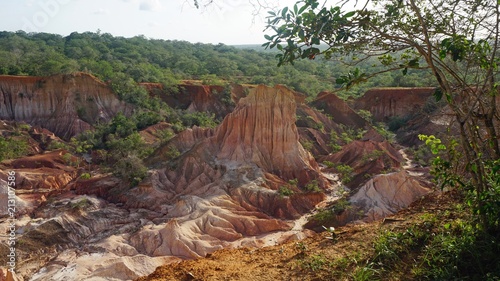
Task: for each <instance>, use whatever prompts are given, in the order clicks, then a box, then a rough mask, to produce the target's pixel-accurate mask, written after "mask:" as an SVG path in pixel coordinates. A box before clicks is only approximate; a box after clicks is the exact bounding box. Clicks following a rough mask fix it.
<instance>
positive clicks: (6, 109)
mask: <svg viewBox="0 0 500 281" xmlns="http://www.w3.org/2000/svg"><path fill="white" fill-rule="evenodd" d="M117 112H123V113H124V114H126V115H127V114H129V113H130V112H131V107H130V106H128V105H126V104H125V103H124V102H121V101H120V100H118V98H117V96H116V95H115V94H114V93H113V92H112V91H111V89H110V88H109V87H108V85H106V84H105V83H103V82H101V81H99V80H98V79H96V78H95V77H93V76H91V75H89V74H85V73H77V74H68V75H54V76H50V77H25V76H5V75H2V76H0V119H5V120H15V121H23V122H26V123H28V124H30V125H34V126H41V127H43V128H46V129H48V130H50V131H52V132H53V133H55V134H56V135H57V136H59V137H61V138H64V139H69V138H71V137H72V136H74V135H76V134H78V133H81V132H83V131H85V130H88V129H91V128H92V125H93V124H95V123H96V122H97V121H103V122H107V121H109V120H111V118H112V117H113V116H114V115H115V114H116V113H117Z"/></svg>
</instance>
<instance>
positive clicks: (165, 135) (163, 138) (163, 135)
mask: <svg viewBox="0 0 500 281" xmlns="http://www.w3.org/2000/svg"><path fill="white" fill-rule="evenodd" d="M155 136H156V137H158V138H159V139H160V143H161V144H165V143H167V142H168V141H169V140H171V139H172V138H173V137H174V136H175V133H174V132H173V131H172V129H164V130H159V131H157V132H156V133H155Z"/></svg>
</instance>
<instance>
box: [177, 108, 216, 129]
mask: <svg viewBox="0 0 500 281" xmlns="http://www.w3.org/2000/svg"><path fill="white" fill-rule="evenodd" d="M180 118H181V120H182V124H183V125H184V126H186V127H193V126H198V127H203V128H215V127H216V126H217V125H218V123H217V121H216V120H215V114H213V113H212V114H211V115H209V114H208V113H205V112H198V111H197V112H192V113H188V112H185V113H184V114H183V115H181V117H180Z"/></svg>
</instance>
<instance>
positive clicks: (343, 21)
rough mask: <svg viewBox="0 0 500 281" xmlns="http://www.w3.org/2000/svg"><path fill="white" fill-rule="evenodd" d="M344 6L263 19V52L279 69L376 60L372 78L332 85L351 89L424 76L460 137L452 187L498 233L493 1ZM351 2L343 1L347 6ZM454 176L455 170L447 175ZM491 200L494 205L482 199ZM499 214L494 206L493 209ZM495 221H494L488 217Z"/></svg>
mask: <svg viewBox="0 0 500 281" xmlns="http://www.w3.org/2000/svg"><path fill="white" fill-rule="evenodd" d="M347 2H348V1H347V0H343V1H341V2H340V3H338V5H337V6H334V7H326V6H325V5H323V6H321V4H320V2H319V1H317V0H305V1H299V2H297V4H295V6H293V7H292V8H288V7H286V8H283V9H282V10H280V11H279V12H278V13H274V12H269V14H270V16H269V17H268V29H269V30H271V31H272V33H273V34H272V35H266V36H265V38H266V39H267V41H268V42H266V43H265V44H264V46H265V47H268V48H277V49H278V50H280V51H281V53H280V54H278V55H277V58H278V60H279V65H282V64H285V63H293V62H294V61H295V60H297V59H305V58H308V59H314V58H315V57H317V56H318V55H324V56H325V57H326V58H331V57H333V56H339V55H342V56H350V57H351V58H352V60H351V63H352V64H356V63H357V62H360V61H364V60H366V59H368V58H372V57H376V58H377V59H378V64H379V67H380V66H382V67H383V69H380V68H378V69H377V71H373V72H365V71H362V70H360V69H359V68H355V69H354V70H352V71H350V72H349V73H346V74H343V75H340V76H339V77H338V78H337V79H336V82H337V83H338V84H340V85H341V86H344V87H351V86H353V85H355V84H357V83H360V82H364V81H366V80H368V79H370V78H372V77H374V76H376V75H378V74H381V73H385V72H389V71H401V73H402V74H403V75H406V74H407V72H408V69H417V70H426V71H431V73H432V74H433V76H434V78H435V80H436V82H437V84H438V85H439V87H438V89H437V90H436V93H435V97H436V99H438V100H439V99H441V98H443V97H444V98H445V99H446V101H447V103H448V105H449V107H450V108H451V110H452V111H453V113H454V116H455V121H456V122H455V123H456V126H457V128H458V131H459V135H460V148H461V150H460V153H462V154H463V159H461V163H462V164H463V163H464V161H463V160H464V159H465V161H466V162H465V165H461V166H460V163H450V165H454V166H455V167H459V166H460V167H461V168H463V171H461V174H462V175H466V177H462V178H461V180H458V181H447V182H446V181H445V182H444V183H445V184H458V185H462V186H466V187H469V188H470V189H471V192H472V194H474V196H475V202H474V204H475V207H476V208H475V209H476V211H477V212H478V213H479V214H480V218H481V222H482V224H483V226H484V227H485V228H486V229H489V230H491V229H497V230H498V229H500V226H499V224H500V223H499V220H500V219H499V218H498V213H496V214H495V213H494V212H493V214H492V213H491V212H490V213H488V212H489V211H488V210H490V209H491V205H492V204H493V205H497V206H498V205H500V202H499V199H498V195H499V194H498V193H495V192H498V190H499V188H498V185H499V182H500V180H499V177H498V176H496V178H493V179H492V178H491V176H489V175H492V174H494V175H496V174H497V172H498V171H499V170H500V167H499V163H498V159H499V158H500V148H499V147H500V146H499V138H498V129H499V127H498V124H499V123H498V122H499V121H500V120H499V115H498V112H497V104H496V103H497V96H498V82H497V80H498V78H499V73H498V64H499V62H500V59H499V43H500V40H499V36H500V31H499V23H500V8H499V6H500V1H497V0H482V1H477V0H422V1H416V0H366V1H356V6H354V8H352V9H346V7H347V5H346V4H347ZM350 3H351V1H349V4H350ZM455 172H456V170H455ZM492 192H493V193H494V194H496V198H497V199H496V201H493V202H490V201H488V200H489V199H487V198H490V199H491V198H492V197H491V196H489V194H491V193H492ZM498 209H500V207H498ZM495 215H496V216H497V217H496V218H495V217H494V216H495Z"/></svg>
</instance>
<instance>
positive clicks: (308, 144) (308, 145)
mask: <svg viewBox="0 0 500 281" xmlns="http://www.w3.org/2000/svg"><path fill="white" fill-rule="evenodd" d="M300 143H301V144H302V147H304V149H305V150H307V151H311V150H312V149H313V146H314V144H313V142H312V141H308V140H305V141H301V142H300Z"/></svg>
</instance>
